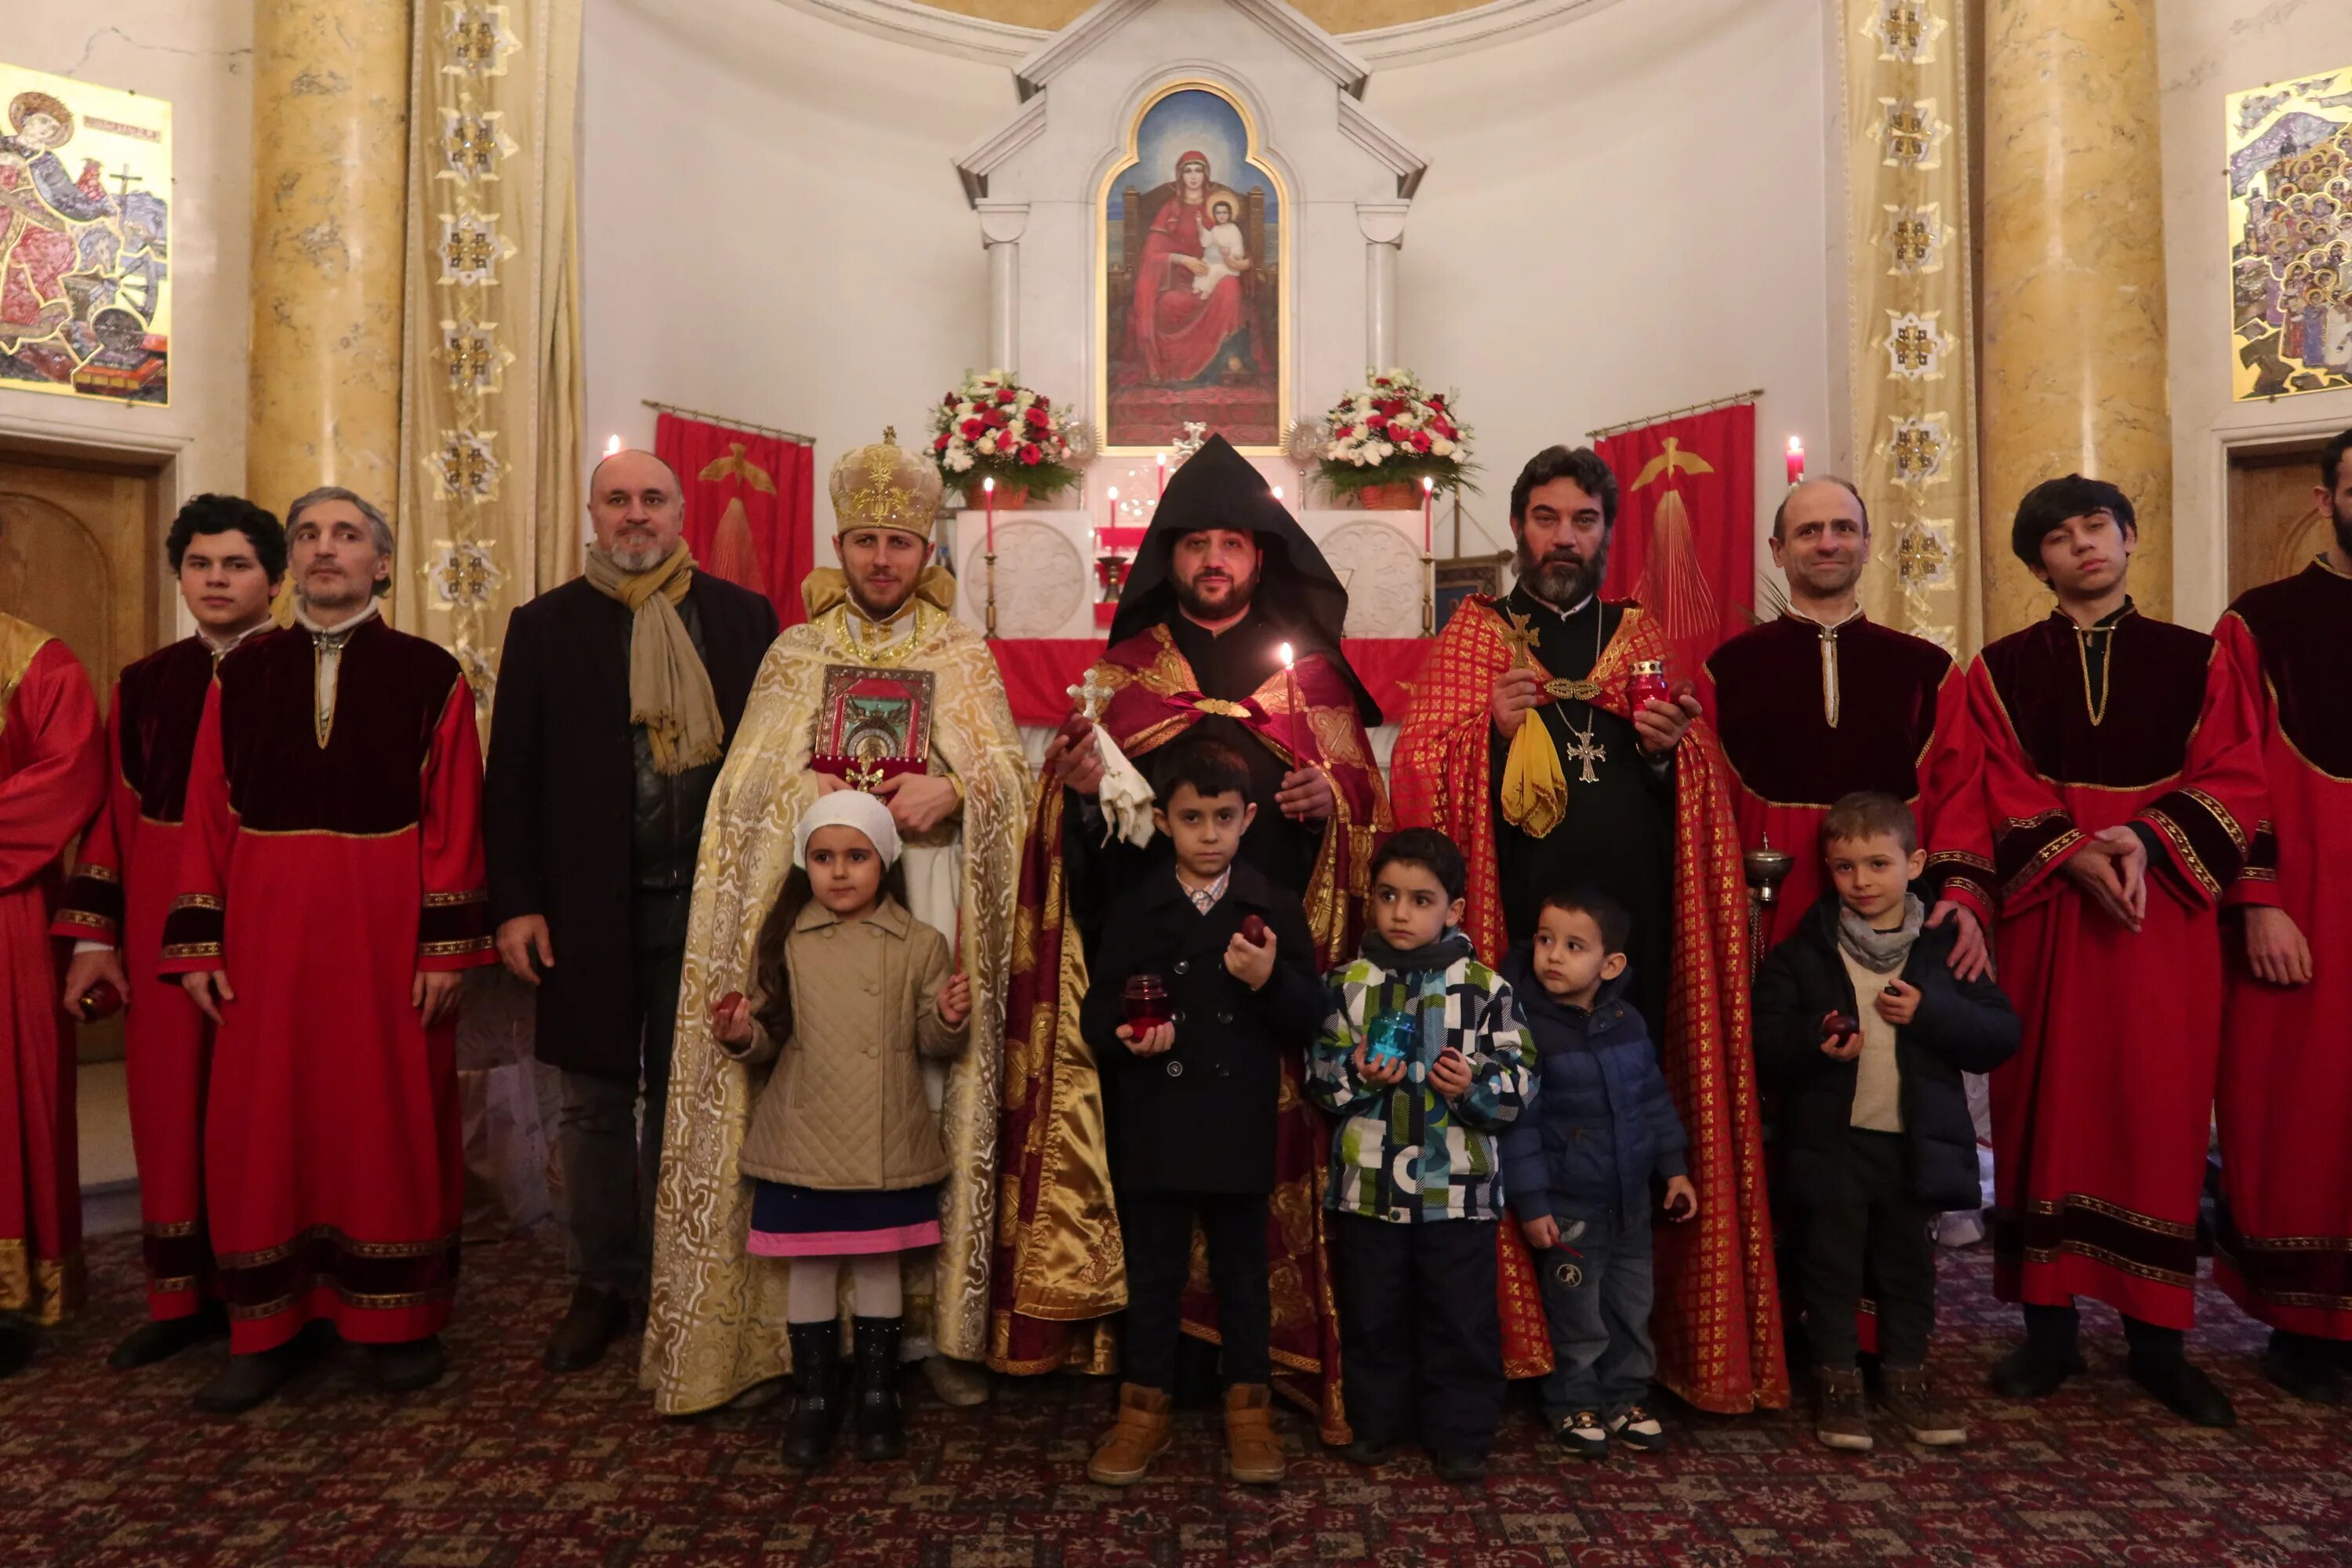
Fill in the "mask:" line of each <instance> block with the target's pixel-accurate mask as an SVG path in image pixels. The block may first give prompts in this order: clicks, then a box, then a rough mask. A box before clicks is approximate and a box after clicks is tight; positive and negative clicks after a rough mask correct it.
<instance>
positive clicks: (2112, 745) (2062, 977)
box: [1969, 605, 2263, 1328]
mask: <svg viewBox="0 0 2352 1568" xmlns="http://www.w3.org/2000/svg"><path fill="white" fill-rule="evenodd" d="M2095 639H2096V640H2103V641H2105V643H2106V645H2107V646H2106V648H2105V655H2104V666H2105V668H2104V675H2102V671H2101V668H2100V663H2101V655H2100V651H2099V649H2098V648H2097V647H2096V646H2095ZM1969 702H1970V705H1971V706H1972V708H1973V709H1974V710H1975V712H1976V716H1977V723H1978V728H1979V731H1981V732H1982V734H1983V737H1984V749H1985V761H1986V769H1985V787H1986V791H1987V802H1988V805H1989V806H1990V812H1991V816H1992V822H1993V860H1994V865H1995V868H1996V870H1995V875H1996V876H1997V877H1998V878H1999V879H2000V889H1999V893H2000V900H2001V918H2000V926H1999V929H1998V933H1997V939H1996V942H1997V952H1998V956H1999V960H2000V982H2001V985H2002V987H2003V989H2005V990H2006V991H2008V993H2009V994H2010V999H2011V1001H2012V1002H2014V1003H2015V1004H2016V1005H2017V1011H2018V1015H2019V1016H2020V1017H2021V1018H2022V1019H2023V1020H2024V1022H2025V1043H2024V1045H2023V1047H2022V1048H2021V1049H2020V1050H2019V1052H2018V1053H2017V1055H2016V1056H2015V1057H2013V1058H2011V1059H2010V1060H2009V1062H2008V1063H2007V1064H2005V1065H2004V1066H2002V1067H2001V1068H1999V1069H1998V1070H1997V1071H1995V1072H1994V1073H1993V1074H1992V1075H1991V1087H1992V1131H1993V1159H1994V1176H1995V1184H1996V1190H1997V1198H1996V1203H1995V1206H1994V1209H1993V1213H1992V1215H1991V1219H1992V1234H1993V1283H1994V1288H1995V1290H1996V1291H1997V1293H1998V1294H1999V1295H2000V1298H2001V1299H2002V1300H2007V1301H2024V1302H2027V1303H2030V1304H2033V1305H2039V1306H2063V1305H2065V1304H2066V1303H2067V1302H2068V1301H2070V1300H2072V1299H2073V1298H2074V1297H2075V1296H2090V1297H2095V1298H2096V1299H2097V1300H2102V1301H2105V1302H2107V1303H2108V1304H2109V1305H2111V1306H2113V1307H2115V1308H2116V1310H2119V1311H2123V1312H2126V1313H2127V1314H2129V1315H2130V1316H2132V1317H2135V1318H2138V1319H2140V1320H2141V1321H2145V1322H2150V1323H2155V1324H2158V1325H2159V1326H2162V1327H2166V1328H2186V1327H2188V1326H2189V1318H2190V1312H2191V1306H2192V1300H2193V1296H2194V1287H2195V1284H2196V1275H2197V1206H2198V1198H2199V1196H2200V1191H2201V1188H2202V1185H2203V1182H2204V1173H2205V1151H2206V1146H2207V1142H2208V1139H2207V1131H2208V1128H2209V1125H2210V1112H2211V1108H2212V1104H2213V1090H2214V1076H2215V1071H2216V1067H2217V1058H2218V1056H2219V1054H2220V1051H2221V931H2220V930H2219V923H2218V920H2217V917H2216V914H2215V909H2216V906H2217V905H2218V904H2219V903H2220V902H2221V896H2222V893H2223V892H2224V890H2225V889H2228V888H2229V886H2230V885H2231V883H2232V882H2234V881H2235V880H2236V879H2237V877H2238V868H2239V866H2240V864H2241V863H2242V860H2243V858H2244V857H2245V854H2246V850H2247V847H2248V844H2249V841H2250V840H2251V838H2252V834H2253V831H2254V826H2255V824H2256V822H2257V820H2258V819H2259V817H2260V816H2261V803H2262V790H2263V784H2262V757H2261V752H2260V751H2259V749H2258V748H2257V746H2256V743H2255V737H2254V732H2253V719H2252V704H2251V702H2250V701H2249V700H2248V698H2247V693H2246V689H2245V686H2244V683H2243V682H2242V680H2241V679H2239V676H2238V672H2237V670H2236V668H2234V667H2233V666H2232V665H2231V662H2230V660H2229V659H2228V658H2225V657H2224V656H2223V655H2222V654H2221V650H2220V649H2219V648H2217V647H2215V645H2214V642H2213V639H2212V638H2211V637H2207V636H2206V635H2205V634H2204V633H2202V632H2194V631H2190V630H2189V629H2188V628H2187V627H2185V626H2173V625H2171V624H2170V623H2168V622H2166V621H2156V620H2150V619H2148V618H2147V616H2142V615H2140V614H2138V613H2137V611H2135V610H2133V609H2131V608H2130V607H2129V606H2128V605H2126V608H2124V609H2123V610H2121V611H2119V612H2118V613H2117V614H2116V616H2111V617H2109V619H2108V620H2106V621H2105V622H2102V623H2101V625H2100V626H2099V627H2096V628H2079V627H2077V626H2075V625H2074V622H2073V621H2072V620H2071V619H2069V618H2068V617H2067V616H2066V615H2065V614H2064V612H2063V611H2057V612H2053V614H2052V615H2051V616H2050V618H2049V619H2047V620H2045V621H2043V622H2042V623H2041V624H2039V625H2037V626H2029V627H2027V628H2026V629H2025V630H2023V631H2021V632H2016V633H2013V634H2011V636H2009V637H2003V638H2001V639H2000V641H1999V642H1996V643H1993V644H1992V645H1990V647H1987V648H1986V649H1985V650H1984V652H1983V653H1982V654H1980V655H1979V657H1978V658H1977V661H1976V663H1975V665H1974V666H1973V667H1972V668H1970V670H1969ZM2126 824H2134V825H2137V827H2138V828H2139V829H2141V830H2142V831H2143V837H2147V838H2150V839H2152V840H2153V841H2154V844H2155V849H2154V850H2153V851H2152V852H2151V855H2150V858H2149V865H2148V889H2147V917H2146V920H2145V921H2144V922H2143V924H2142V928H2141V930H2140V931H2139V932H2138V933H2137V935H2135V934H2133V933H2132V932H2130V931H2127V930H2126V929H2125V928H2124V927H2123V926H2122V925H2121V924H2120V923H2118V922H2117V921H2115V920H2113V919H2111V918H2110V917H2109V916H2108V915H2107V914H2106V913H2105V911H2103V910H2100V909H2099V908H2098V907H2097V906H2096V905H2095V903H2093V901H2092V900H2091V897H2090V895H2089V894H2087V893H2085V892H2084V891H2083V890H2082V889H2079V888H2078V887H2076V886H2075V884H2074V881H2073V880H2072V879H2070V878H2068V877H2066V876H2065V875H2064V874H2063V871H2062V870H2061V868H2062V867H2063V865H2064V863H2065V862H2066V861H2067V860H2068V859H2069V858H2072V857H2073V856H2074V854H2075V853H2077V852H2078V851H2079V850H2080V849H2081V848H2082V847H2083V845H2084V842H2085V841H2086V840H2087V838H2088V837H2089V836H2091V835H2094V834H2096V833H2098V832H2099V831H2101V830H2102V829H2105V828H2109V827H2115V826H2121V825H2126Z"/></svg>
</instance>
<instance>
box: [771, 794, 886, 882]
mask: <svg viewBox="0 0 2352 1568" xmlns="http://www.w3.org/2000/svg"><path fill="white" fill-rule="evenodd" d="M820 827H855V828H856V829H857V831H858V832H860V833H863V834H864V835H866V839H867V840H868V841H869V842H870V843H872V844H873V846H874V850H875V853H877V854H878V855H880V856H881V857H882V868H883V869H884V870H886V871H887V870H888V869H889V868H891V867H892V866H894V865H896V864H897V863H898V824H897V823H896V822H893V821H892V820H890V808H889V807H888V806H887V805H883V804H882V803H881V802H880V801H879V800H877V799H876V798H875V797H874V796H872V795H867V794H866V792H865V791H864V790H858V789H837V790H835V791H834V792H833V793H832V794H831V795H824V796H823V797H821V798H820V799H819V800H818V801H817V803H816V804H815V805H812V806H810V807H809V808H808V809H807V810H806V811H804V812H802V813H801V820H800V825H799V826H796V827H794V828H793V865H795V866H798V867H799V868H802V869H803V870H806V869H807V868H808V842H809V835H810V834H812V833H814V832H815V831H816V830H817V829H818V828H820Z"/></svg>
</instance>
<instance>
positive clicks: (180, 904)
mask: <svg viewBox="0 0 2352 1568" xmlns="http://www.w3.org/2000/svg"><path fill="white" fill-rule="evenodd" d="M220 907H221V901H220V900H218V899H216V898H215V897H214V896H213V895H212V894H210V893H182V894H181V895H180V896H179V897H178V898H176V899H173V900H172V908H173V910H174V911H175V912H176V911H178V910H216V909H219V908H220Z"/></svg>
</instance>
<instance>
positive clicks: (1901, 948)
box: [1755, 792, 2021, 1450]
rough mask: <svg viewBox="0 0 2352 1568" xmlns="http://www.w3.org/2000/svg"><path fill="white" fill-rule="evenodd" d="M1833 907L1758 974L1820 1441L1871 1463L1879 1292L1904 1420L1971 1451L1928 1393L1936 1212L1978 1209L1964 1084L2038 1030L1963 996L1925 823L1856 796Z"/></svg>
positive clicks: (1996, 996) (1837, 845)
mask: <svg viewBox="0 0 2352 1568" xmlns="http://www.w3.org/2000/svg"><path fill="white" fill-rule="evenodd" d="M1822 856H1823V858H1824V859H1826V860H1827V862H1828V869H1829V878H1828V880H1829V881H1830V883H1831V884H1832V888H1831V891H1830V892H1829V893H1828V894H1826V895H1825V896H1824V897H1823V898H1822V900H1821V901H1820V902H1819V903H1817V904H1815V905H1814V906H1813V908H1812V909H1811V910H1810V911H1809V912H1808V913H1807V914H1806V915H1805V917H1804V919H1803V921H1801V923H1800V924H1799V925H1798V928H1797V931H1796V933H1795V934H1794V935H1792V936H1790V938H1789V940H1788V941H1786V942H1782V943H1781V944H1780V946H1778V947H1776V948H1774V949H1773V950H1772V955H1771V956H1770V957H1769V958H1768V959H1766V960H1765V961H1764V964H1763V967H1762V968H1761V969H1759V971H1758V972H1757V975H1756V1006H1755V1034H1756V1066H1757V1071H1758V1073H1759V1076H1760V1077H1761V1078H1762V1079H1764V1080H1765V1081H1766V1082H1767V1083H1769V1084H1770V1085H1772V1086H1774V1087H1776V1088H1777V1089H1779V1091H1780V1134H1779V1142H1780V1151H1781V1172H1782V1174H1781V1177H1780V1180H1781V1182H1782V1184H1783V1185H1784V1187H1785V1189H1786V1191H1787V1194H1788V1196H1789V1200H1790V1204H1791V1205H1793V1206H1794V1208H1795V1209H1796V1210H1797V1213H1798V1215H1799V1218H1800V1224H1799V1226H1798V1240H1797V1250H1798V1253H1799V1255H1800V1256H1799V1259H1798V1268H1797V1274H1798V1279H1799V1280H1800V1290H1799V1294H1800V1296H1801V1299H1802V1304H1803V1308H1804V1313H1805V1340H1806V1342H1807V1347H1808V1349H1809V1350H1810V1351H1811V1359H1812V1362H1813V1366H1814V1372H1815V1377H1816V1379H1817V1381H1818V1383H1819V1384H1820V1391H1821V1413H1820V1418H1819V1421H1818V1424H1817V1426H1816V1432H1817V1435H1818V1436H1820V1438H1821V1440H1822V1442H1823V1443H1824V1444H1826V1445H1828V1446H1829V1447H1832V1448H1845V1449H1857V1450H1858V1449H1867V1448H1869V1447H1871V1443H1872V1438H1871V1434H1870V1428H1869V1425H1868V1422H1867V1419H1866V1415H1865V1411H1864V1404H1863V1394H1862V1381H1861V1372H1860V1369H1859V1365H1858V1353H1859V1350H1860V1347H1859V1345H1858V1343H1857V1335H1856V1331H1855V1326H1854V1312H1855V1309H1856V1307H1857V1305H1858V1304H1859V1302H1860V1300H1861V1297H1862V1293H1863V1286H1864V1280H1865V1279H1869V1280H1870V1281H1872V1282H1873V1283H1874V1287H1875V1298H1876V1301H1877V1305H1878V1337H1879V1352H1880V1356H1881V1360H1882V1368H1883V1373H1884V1380H1883V1399H1882V1402H1883V1404H1884V1405H1885V1408H1886V1411H1887V1414H1888V1415H1891V1416H1893V1417H1894V1418H1895V1421H1896V1422H1897V1423H1898V1424H1899V1425H1901V1426H1904V1427H1905V1428H1906V1430H1907V1431H1908V1432H1909V1433H1910V1435H1911V1436H1912V1437H1913V1438H1914V1439H1915V1440H1916V1441H1917V1442H1921V1443H1926V1444H1931V1445H1940V1444H1950V1443H1957V1442H1960V1441H1962V1440H1964V1438H1965V1436H1966V1434H1965V1433H1964V1432H1962V1431H1961V1430H1960V1428H1959V1427H1958V1425H1957V1423H1955V1422H1953V1421H1952V1420H1951V1419H1950V1418H1949V1417H1948V1416H1946V1415H1942V1414H1941V1413H1940V1412H1937V1410H1935V1408H1934V1407H1933V1405H1932V1404H1931V1402H1930V1401H1929V1399H1928V1395H1927V1383H1926V1371H1925V1368H1926V1363H1927V1338H1928V1335H1929V1333H1930V1332H1931V1331H1933V1328H1934V1325H1935V1316H1936V1258H1935V1244H1934V1243H1933V1241H1931V1240H1930V1239H1929V1237H1928V1226H1929V1225H1930V1224H1932V1223H1933V1221H1934V1219H1935V1216H1936V1214H1937V1211H1938V1210H1940V1209H1949V1208H1960V1207H1965V1206H1967V1205H1969V1204H1971V1203H1973V1202H1975V1201H1976V1194H1977V1180H1978V1177H1977V1138H1976V1123H1975V1121H1973V1120H1972V1119H1971V1118H1970V1117H1969V1101H1968V1089H1967V1086H1966V1085H1965V1084H1964V1083H1963V1082H1962V1080H1961V1075H1962V1074H1963V1073H1970V1072H1990V1071H1991V1070H1992V1069H1993V1068H1997V1067H1999V1066H2000V1064H2001V1063H2002V1062H2004V1061H2007V1060H2008V1059H2009V1058H2011V1056H2012V1055H2014V1054H2015V1053H2016V1051H2017V1047H2018V1041H2019V1039H2020V1037H2021V1026H2020V1024H2019V1022H2018V1017H2017V1014H2016V1012H2015V1011H2014V1010H2013V1009H2012V1008H2011V1006H2010V1004H2009V998H2008V996H2007V995H2006V994H2004V993H2003V992H2002V991H2001V989H2000V985H1999V984H1996V983H1995V982H1994V981H1993V979H1992V978H1991V977H1990V975H1979V976H1978V977H1976V978H1974V979H1971V980H1962V979H1961V978H1960V977H1959V976H1958V974H1956V973H1953V971H1952V968H1951V966H1950V962H1949V961H1950V959H1951V957H1952V952H1953V948H1954V946H1955V944H1956V943H1957V942H1958V940H1959V938H1960V935H1961V928H1960V927H1959V926H1958V924H1957V923H1955V922H1950V921H1947V922H1946V923H1945V924H1943V925H1941V926H1932V927H1931V926H1927V925H1925V923H1924V921H1925V913H1926V911H1925V910H1924V909H1923V907H1922V905H1921V903H1920V900H1919V897H1918V895H1917V894H1916V893H1914V892H1911V891H1910V890H1909V885H1910V884H1911V882H1913V881H1914V880H1916V879H1917V878H1918V877H1919V876H1920V875H1921V874H1922V873H1923V872H1924V871H1925V870H1926V869H1927V856H1926V854H1925V853H1924V852H1922V851H1921V850H1920V848H1919V843H1918V829H1917V827H1916V824H1915V823H1914V821H1913V819H1912V816H1911V811H1910V808H1909V807H1908V806H1906V805H1904V804H1903V802H1901V801H1900V800H1897V799H1896V798H1895V796H1893V795H1883V794H1875V793H1868V792H1863V793H1857V794H1853V795H1846V796H1845V797H1843V799H1841V800H1840V801H1838V803H1837V804H1836V805H1833V806H1832V807H1831V808H1830V812H1829V815H1828V816H1825V817H1823V818H1822Z"/></svg>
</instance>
